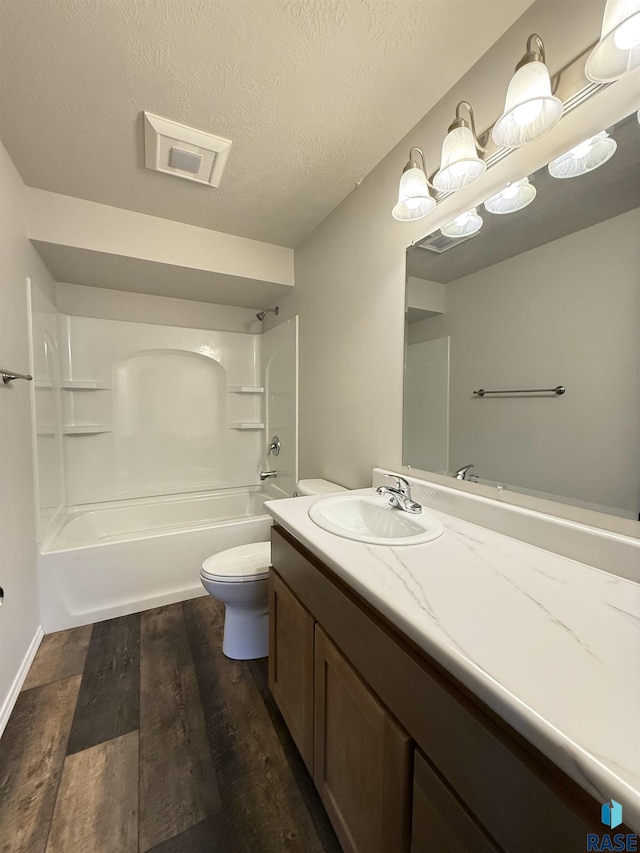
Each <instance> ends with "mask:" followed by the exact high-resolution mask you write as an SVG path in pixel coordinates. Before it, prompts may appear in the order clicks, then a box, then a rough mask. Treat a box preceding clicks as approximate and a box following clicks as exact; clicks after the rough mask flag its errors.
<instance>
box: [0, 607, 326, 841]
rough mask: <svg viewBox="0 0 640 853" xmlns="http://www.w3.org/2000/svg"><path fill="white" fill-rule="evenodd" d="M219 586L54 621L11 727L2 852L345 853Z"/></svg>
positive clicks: (1, 752) (2, 787)
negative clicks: (228, 622) (72, 624)
mask: <svg viewBox="0 0 640 853" xmlns="http://www.w3.org/2000/svg"><path fill="white" fill-rule="evenodd" d="M222 626H223V608H222V605H221V604H220V603H219V602H217V601H215V600H214V599H212V598H210V597H209V596H206V597H204V598H198V599H195V600H193V601H188V602H185V603H184V604H175V605H171V606H169V607H161V608H158V609H156V610H149V611H146V612H144V613H142V614H136V615H134V616H124V617H122V618H120V619H111V620H109V621H107V622H101V623H98V624H96V625H94V626H89V627H88V628H87V627H84V628H76V629H72V630H70V631H62V632H60V633H59V634H53V635H51V636H50V637H46V638H45V640H44V641H43V644H42V646H41V647H40V650H39V651H38V654H37V656H36V659H35V661H34V663H33V666H32V669H31V671H30V673H29V676H28V679H27V681H26V682H25V687H24V689H23V691H22V693H21V694H20V697H19V699H18V702H17V703H16V707H15V709H14V711H13V714H12V716H11V719H10V720H9V724H8V725H7V728H6V730H5V733H4V735H3V737H2V739H1V740H0V851H1V853H45V851H46V853H147V851H150V853H205V851H206V853H284V851H286V852H287V853H340V846H339V844H338V841H337V839H336V837H335V835H334V833H333V830H332V829H331V826H330V824H329V821H328V818H327V816H326V813H325V811H324V809H323V806H322V804H321V803H320V800H319V798H318V795H317V793H316V790H315V787H314V785H313V782H312V781H311V779H310V777H309V775H308V773H307V770H306V768H305V767H304V764H303V762H302V759H301V758H300V756H299V754H298V752H297V750H296V748H295V746H294V744H293V742H292V740H291V738H290V736H289V733H288V731H287V728H286V726H285V724H284V722H283V720H282V718H281V716H280V713H279V711H278V709H277V708H276V706H275V703H274V702H273V699H272V697H271V694H270V693H269V689H268V685H267V661H266V659H265V660H260V661H231V660H228V659H227V658H225V657H224V655H223V654H222Z"/></svg>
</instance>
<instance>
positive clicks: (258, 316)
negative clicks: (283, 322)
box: [256, 305, 280, 322]
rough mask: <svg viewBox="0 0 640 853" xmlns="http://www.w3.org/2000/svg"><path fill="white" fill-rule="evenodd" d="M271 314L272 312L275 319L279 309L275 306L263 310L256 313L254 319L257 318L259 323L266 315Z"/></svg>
mask: <svg viewBox="0 0 640 853" xmlns="http://www.w3.org/2000/svg"><path fill="white" fill-rule="evenodd" d="M271 312H273V313H274V314H275V315H276V317H277V316H278V314H279V313H280V309H279V308H278V306H277V305H276V307H275V308H265V309H264V311H258V313H257V314H256V317H257V318H258V320H260V322H262V321H263V320H264V318H265V317H266V316H267V314H271Z"/></svg>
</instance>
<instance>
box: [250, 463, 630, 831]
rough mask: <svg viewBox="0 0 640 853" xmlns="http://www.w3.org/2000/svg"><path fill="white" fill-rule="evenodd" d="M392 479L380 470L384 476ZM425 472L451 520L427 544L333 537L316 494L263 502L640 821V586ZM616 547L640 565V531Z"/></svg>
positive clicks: (586, 782) (494, 705)
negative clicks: (504, 528) (565, 552)
mask: <svg viewBox="0 0 640 853" xmlns="http://www.w3.org/2000/svg"><path fill="white" fill-rule="evenodd" d="M380 480H381V472H380V471H378V470H376V471H374V484H376V485H378V484H379V483H380ZM414 482H415V484H416V486H417V488H416V489H414V497H415V498H417V500H421V499H422V501H421V502H423V503H424V504H425V505H427V506H428V507H429V509H430V511H431V512H433V513H434V515H436V516H438V518H440V520H441V521H442V523H443V524H444V527H445V532H444V535H443V536H442V537H440V538H439V539H437V540H435V541H433V542H429V543H426V544H424V545H416V546H409V547H396V548H393V547H387V546H375V545H366V544H363V543H360V542H354V541H350V540H347V539H342V538H340V537H338V536H334V535H332V534H330V533H327V532H325V531H324V530H322V529H320V528H319V527H317V526H316V525H315V524H314V523H313V522H312V521H311V520H310V518H309V515H308V511H309V507H310V506H311V505H312V504H313V503H314V502H315V501H316V500H318V498H317V497H308V498H296V499H294V500H284V501H278V502H277V503H272V502H268V503H267V504H266V505H265V508H266V509H267V510H268V512H269V513H270V514H271V515H272V516H273V518H274V519H275V520H276V522H277V523H278V524H281V525H282V526H283V527H284V528H286V529H287V530H288V531H289V532H290V533H292V534H293V536H295V537H296V538H297V539H298V540H299V541H300V542H301V543H302V544H303V545H304V546H305V547H306V548H308V549H309V550H310V551H311V552H312V553H313V554H315V555H316V556H317V557H318V558H319V559H321V560H322V561H323V562H324V563H325V564H326V565H327V566H328V567H329V568H330V569H332V570H333V571H334V572H335V573H336V574H337V575H338V576H339V577H340V578H342V579H343V580H344V581H346V582H347V583H348V584H349V585H350V586H351V587H352V588H353V589H354V590H356V591H357V592H358V593H359V594H360V595H362V597H363V598H365V599H366V600H367V601H368V602H369V603H370V604H371V605H373V606H374V607H375V608H376V609H377V610H378V611H379V612H380V613H382V614H383V615H384V616H386V617H387V618H388V619H390V620H391V621H392V622H393V624H395V625H396V626H397V628H398V629H399V630H400V631H401V632H402V633H404V634H405V635H406V636H407V637H408V638H410V639H411V640H413V641H414V642H415V643H417V644H418V645H419V646H420V647H421V648H422V649H424V650H425V651H426V652H427V653H428V654H430V655H431V656H432V657H433V659H434V660H436V661H437V662H438V663H439V664H441V665H442V666H444V667H445V668H446V669H447V670H448V671H449V672H450V673H451V674H452V675H453V676H454V677H455V678H457V679H458V680H459V681H460V682H461V683H462V684H464V685H465V686H466V687H467V688H469V689H470V690H472V691H473V692H474V693H475V694H476V695H477V696H478V697H479V698H480V699H481V700H482V701H483V702H485V703H486V705H488V706H489V707H490V708H491V709H493V710H494V711H495V712H496V713H498V714H500V716H502V717H503V718H504V719H505V720H506V721H507V722H508V723H509V724H510V725H511V726H513V728H515V729H516V730H517V731H518V732H520V733H521V734H522V735H523V736H524V737H525V738H526V739H527V740H528V741H529V742H530V743H532V744H533V745H534V746H535V747H537V748H538V749H539V750H540V751H541V752H542V753H543V754H544V755H546V756H547V757H548V758H550V759H551V760H552V761H553V762H554V763H555V764H556V765H557V766H558V767H559V768H561V769H562V770H563V771H564V772H565V773H566V774H567V775H568V776H570V777H571V778H572V779H574V780H575V781H576V782H577V783H578V784H579V785H580V786H581V787H582V788H583V789H584V790H586V791H587V792H588V793H589V794H591V795H592V796H593V797H594V798H595V799H596V801H597V802H606V801H607V800H609V799H610V798H611V797H613V798H614V799H616V800H618V801H619V802H621V803H622V805H623V808H624V818H625V823H627V824H628V825H629V826H631V827H633V828H634V829H635V830H640V726H639V725H638V720H640V586H639V585H638V583H637V582H633V581H631V580H628V579H625V578H622V577H618V576H616V575H613V574H610V573H607V572H604V571H602V570H600V569H597V568H594V567H592V566H589V565H586V564H584V563H580V562H577V561H576V560H574V559H568V558H567V557H566V556H560V555H559V554H557V553H551V552H550V551H547V550H543V549H542V548H541V547H536V546H534V545H531V544H528V543H526V542H523V541H520V540H518V539H515V538H511V537H509V536H506V535H504V534H503V533H497V532H495V531H493V530H489V529H487V528H486V527H480V526H478V525H477V524H473V523H470V522H469V521H466V520H462V519H461V518H458V517H455V516H453V515H450V514H447V513H444V512H441V511H439V510H438V509H436V508H435V507H436V506H437V505H438V501H439V500H440V499H443V500H444V499H447V500H449V501H451V499H450V497H449V496H448V495H447V494H446V492H447V490H446V488H444V487H442V488H444V494H441V493H440V491H439V490H440V488H441V487H438V486H434V485H433V484H430V483H426V482H422V483H420V481H414ZM420 486H422V490H421V489H420ZM451 491H455V490H451ZM358 493H359V494H364V495H366V494H371V490H370V489H363V490H361V491H360V492H357V493H356V494H358ZM429 495H431V499H427V498H428V496H429ZM425 496H427V498H425ZM458 500H460V501H464V500H465V497H464V496H463V497H460V498H458ZM481 500H483V501H485V502H487V503H491V501H487V499H481ZM493 503H495V502H493ZM450 506H453V503H450ZM500 510H504V511H505V512H510V511H511V508H508V507H503V506H501V507H500ZM398 511H399V510H398ZM478 511H479V510H478ZM489 511H490V508H486V512H489ZM517 513H518V515H517V516H516V517H515V519H514V522H513V525H514V528H513V529H514V530H518V526H519V525H521V524H522V523H523V522H524V520H523V516H524V515H526V516H527V517H528V518H529V522H530V523H531V524H532V526H533V527H534V528H536V524H537V525H538V527H539V526H540V525H545V524H546V525H552V524H559V525H561V528H562V529H559V530H557V531H556V532H555V534H551V533H547V535H548V536H549V537H552V536H555V537H556V538H558V539H562V532H563V530H564V528H565V526H566V525H567V524H569V523H568V522H563V521H562V520H560V519H555V518H552V517H550V516H549V517H546V516H539V514H537V513H533V512H529V511H526V510H521V509H518V510H517ZM536 516H537V518H536ZM534 522H535V523H534ZM506 523H507V522H503V524H506ZM573 526H574V527H575V528H580V527H581V526H580V525H573ZM573 535H574V538H575V539H576V540H580V541H582V539H586V540H587V541H588V540H589V539H593V540H594V541H595V540H596V539H597V538H598V537H599V536H602V535H609V534H603V533H602V532H601V531H597V530H595V529H591V528H582V529H581V530H577V529H576V530H575V531H573ZM582 547H586V546H584V545H583V546H582ZM618 547H619V548H620V549H624V551H625V554H627V558H628V560H629V561H630V563H631V561H632V559H633V558H634V557H635V561H636V565H638V566H640V542H639V541H638V540H630V539H628V540H625V541H622V540H621V541H620V542H618ZM594 550H595V552H596V553H600V551H599V550H598V548H595V549H594Z"/></svg>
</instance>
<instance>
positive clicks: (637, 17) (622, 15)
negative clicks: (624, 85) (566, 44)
mask: <svg viewBox="0 0 640 853" xmlns="http://www.w3.org/2000/svg"><path fill="white" fill-rule="evenodd" d="M639 67H640V0H607V5H606V6H605V9H604V16H603V18H602V32H601V35H600V41H599V42H598V44H597V45H596V46H595V47H594V48H593V50H592V51H591V53H590V54H589V58H588V59H587V64H586V66H585V69H584V70H585V74H586V75H587V77H588V79H589V80H591V81H592V82H593V83H611V82H612V81H613V80H619V79H620V77H625V76H626V75H627V74H630V73H631V72H632V71H634V70H635V69H636V68H639Z"/></svg>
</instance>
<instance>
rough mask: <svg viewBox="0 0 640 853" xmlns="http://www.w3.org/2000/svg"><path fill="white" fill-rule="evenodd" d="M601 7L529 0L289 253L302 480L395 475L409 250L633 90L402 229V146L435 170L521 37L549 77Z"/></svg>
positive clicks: (595, 27)
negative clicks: (534, 36)
mask: <svg viewBox="0 0 640 853" xmlns="http://www.w3.org/2000/svg"><path fill="white" fill-rule="evenodd" d="M603 9H604V2H601V1H600V0H597V2H590V0H585V2H581V3H556V2H541V0H538V2H536V3H535V4H534V5H533V6H531V7H530V9H529V10H528V11H527V12H526V13H525V14H524V15H523V16H522V18H520V19H519V20H518V22H517V23H516V24H515V25H514V26H513V27H512V28H511V29H510V30H509V31H508V32H507V33H506V34H505V36H503V37H502V38H501V39H500V40H499V41H498V42H497V43H496V45H494V47H493V48H492V49H491V50H490V51H489V52H488V53H487V54H486V55H485V56H484V57H483V58H482V59H481V60H480V61H479V62H478V63H477V64H476V66H474V68H473V69H471V71H470V72H469V73H468V74H467V75H465V77H464V78H463V79H462V80H461V81H460V82H459V83H458V84H457V85H456V86H455V87H454V88H453V89H452V90H451V92H450V93H449V94H448V95H447V96H446V97H445V98H444V99H443V100H442V101H441V102H440V103H439V104H438V105H437V106H436V107H435V108H434V109H433V110H432V111H431V112H430V113H429V114H428V115H427V116H426V117H425V119H424V120H423V121H422V122H420V123H419V124H418V125H417V126H416V127H415V128H414V129H413V130H412V131H411V132H410V133H409V134H408V135H407V136H406V137H405V138H404V139H403V140H402V141H401V142H400V143H399V145H398V146H396V148H394V149H393V150H392V151H391V152H390V153H389V154H388V155H387V157H385V159H384V160H382V161H381V163H380V164H379V165H378V166H377V167H376V168H375V169H374V170H373V171H372V172H371V173H370V174H369V175H368V176H367V177H366V178H365V180H364V181H363V182H362V184H361V185H360V186H359V187H357V188H356V189H355V190H354V191H353V192H352V193H351V194H350V195H349V196H348V197H347V198H346V199H345V201H344V202H343V203H342V204H341V205H340V206H339V207H338V208H336V209H335V210H334V211H333V213H332V214H331V215H330V216H329V217H327V219H325V220H324V221H323V222H322V223H321V225H320V226H319V227H318V228H317V229H316V230H315V231H314V232H313V233H312V234H311V235H310V236H309V237H308V238H307V239H306V240H305V241H304V242H303V243H302V245H301V246H299V247H298V249H296V254H295V280H296V286H295V288H294V292H293V293H292V294H290V295H287V297H286V299H285V300H283V302H282V304H281V310H282V312H283V313H284V316H287V315H293V314H299V315H300V476H302V477H314V476H315V477H319V476H322V477H326V478H327V479H329V480H334V481H337V482H340V483H344V484H345V485H346V486H349V487H352V488H354V487H362V486H364V485H367V484H368V483H370V482H371V469H372V467H373V466H374V465H380V466H383V467H387V468H391V469H395V470H401V469H402V461H401V448H402V384H403V382H402V376H403V340H404V288H405V249H406V247H407V246H408V245H409V244H410V243H411V242H413V241H415V240H417V239H420V238H421V237H423V236H424V235H425V234H427V233H429V232H430V231H432V230H434V229H435V228H438V227H439V226H440V225H441V224H444V223H445V222H447V221H449V220H450V219H451V218H452V216H453V215H455V214H456V213H458V212H459V211H460V210H464V209H468V208H469V207H471V206H473V205H474V204H477V203H479V202H480V201H482V199H483V198H486V197H488V196H489V195H491V193H492V192H495V191H497V190H498V189H499V188H500V187H501V186H504V183H505V181H506V180H508V179H509V178H513V177H514V174H513V172H514V169H515V170H519V171H521V174H520V175H519V177H520V176H521V175H522V174H528V173H530V172H532V171H534V170H535V169H536V168H539V167H540V166H541V165H543V164H544V163H545V162H548V160H549V159H551V158H552V157H553V156H557V155H558V154H560V153H562V151H563V150H566V149H567V148H569V147H570V146H571V145H572V144H575V143H576V142H577V141H578V140H579V138H583V136H582V134H584V136H588V135H589V134H590V133H593V132H596V131H597V130H601V129H602V124H601V123H602V122H604V124H605V126H606V125H607V124H609V123H611V122H612V121H613V120H617V119H619V118H621V117H622V116H623V115H626V114H628V113H629V112H631V109H632V108H633V104H634V103H635V101H636V100H637V81H635V83H634V81H629V80H628V81H626V82H625V81H620V83H617V84H614V85H613V86H611V87H610V88H609V89H607V90H606V91H604V92H602V93H601V94H598V95H597V96H596V97H595V98H593V99H592V100H591V101H590V102H589V103H587V104H585V105H583V106H581V107H580V108H579V109H578V110H576V111H575V112H574V113H572V114H571V115H569V116H567V117H565V118H564V119H563V121H562V122H561V123H560V124H559V125H558V127H557V128H555V129H554V130H553V131H552V132H551V133H549V134H548V135H547V136H546V137H544V138H543V139H541V140H539V141H538V142H537V143H534V144H532V145H530V146H527V147H526V148H524V149H521V150H519V151H516V152H514V153H513V154H511V155H510V156H509V157H507V158H505V159H504V160H503V161H502V162H501V163H499V164H498V165H497V166H495V167H493V168H492V169H490V170H489V171H488V172H487V174H486V175H485V177H484V178H483V179H482V180H481V181H479V182H478V183H477V184H475V185H473V186H472V187H470V188H467V189H465V190H462V191H461V192H460V193H457V194H454V195H453V196H451V197H449V198H448V199H446V200H445V201H444V202H443V203H442V204H439V205H438V208H437V210H436V212H435V213H434V214H433V215H432V217H430V218H429V219H428V220H424V221H422V222H417V223H410V224H406V223H399V222H396V221H394V220H393V219H392V218H391V208H392V206H393V204H394V202H395V200H396V199H397V192H398V181H399V178H400V175H401V172H402V167H403V165H404V163H405V162H406V159H407V155H408V152H409V147H410V146H411V145H419V146H421V147H422V148H423V149H424V150H425V153H426V156H427V164H428V168H429V170H432V169H434V168H435V166H436V164H437V163H438V162H439V159H440V146H441V144H442V139H443V138H444V135H445V134H446V130H447V126H448V125H449V124H450V122H451V120H452V118H453V116H454V114H455V105H456V103H457V102H458V101H459V100H461V99H467V100H469V101H471V103H472V104H473V105H474V108H475V110H476V119H477V124H478V126H479V128H482V129H483V128H485V127H487V126H489V125H490V124H491V123H492V122H493V121H494V120H495V119H496V118H497V117H498V116H499V115H500V113H501V112H502V109H503V106H504V96H505V93H506V89H507V86H508V82H509V79H510V78H511V76H512V74H513V70H514V66H515V63H516V62H517V61H518V60H519V59H520V57H521V55H522V53H523V51H524V46H525V43H526V39H527V36H528V35H529V34H530V33H531V32H539V33H540V34H541V35H542V36H543V38H544V40H545V44H546V48H547V59H548V63H549V65H550V67H551V71H552V73H553V72H555V71H556V70H558V69H559V68H561V67H562V66H563V65H564V64H565V63H566V62H568V61H570V60H572V59H573V58H574V57H576V56H577V55H578V54H579V53H581V52H582V51H584V50H585V48H587V46H588V45H589V44H590V43H591V42H593V41H594V40H595V39H597V37H598V36H599V31H600V24H601V21H602V12H603ZM486 493H487V494H489V491H488V490H487V492H486ZM492 494H495V490H493V492H492ZM554 510H555V507H554ZM558 511H561V512H564V511H565V510H564V508H562V507H561V505H558Z"/></svg>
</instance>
